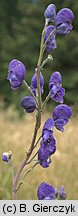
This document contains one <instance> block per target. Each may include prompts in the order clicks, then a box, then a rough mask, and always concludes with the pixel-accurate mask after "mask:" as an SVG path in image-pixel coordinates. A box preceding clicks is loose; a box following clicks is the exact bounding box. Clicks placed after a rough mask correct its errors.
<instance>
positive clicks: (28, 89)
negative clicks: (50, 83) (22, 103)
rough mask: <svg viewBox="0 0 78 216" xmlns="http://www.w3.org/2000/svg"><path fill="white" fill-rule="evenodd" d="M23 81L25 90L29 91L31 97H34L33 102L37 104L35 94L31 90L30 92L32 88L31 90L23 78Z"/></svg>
mask: <svg viewBox="0 0 78 216" xmlns="http://www.w3.org/2000/svg"><path fill="white" fill-rule="evenodd" d="M23 83H24V85H25V87H26V88H27V90H28V91H29V93H30V94H31V95H32V97H33V98H34V100H35V102H36V104H37V106H38V101H37V98H36V97H35V95H34V94H33V92H32V90H31V88H30V86H29V85H28V84H27V82H26V81H25V80H23Z"/></svg>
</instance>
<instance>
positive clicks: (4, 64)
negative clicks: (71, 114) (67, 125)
mask: <svg viewBox="0 0 78 216" xmlns="http://www.w3.org/2000/svg"><path fill="white" fill-rule="evenodd" d="M50 3H54V4H55V5H56V7H57V11H58V10H59V9H61V8H63V7H69V8H70V9H71V10H72V11H73V12H74V14H75V19H74V22H73V26H74V28H73V31H72V32H71V33H70V34H69V35H67V36H58V37H57V49H56V50H55V51H54V52H53V58H54V61H53V63H50V64H47V66H46V67H45V68H44V71H43V75H44V78H45V86H44V90H45V91H44V96H43V97H45V96H46V95H47V93H48V81H49V78H50V75H51V74H52V72H53V71H55V70H58V71H60V72H61V74H62V77H63V86H64V87H65V89H66V95H65V102H66V103H68V104H69V103H70V104H77V103H78V94H77V92H78V60H77V56H78V0H75V1H73V0H55V1H54V2H53V1H51V0H46V1H45V0H30V1H28V0H23V1H22V0H8V1H6V0H2V1H0V100H3V101H4V105H5V106H4V107H8V106H9V105H10V104H15V107H16V108H17V109H21V108H19V102H20V100H21V98H22V96H24V95H25V94H27V92H26V90H25V89H24V88H23V87H22V88H21V89H19V90H17V91H15V92H13V91H12V90H11V89H10V84H9V82H8V81H7V73H8V63H9V62H10V60H11V59H13V58H16V59H19V60H21V61H22V62H23V63H24V64H25V66H26V69H27V75H26V80H27V82H28V83H29V84H30V80H31V77H32V75H33V74H34V68H35V67H36V64H37V59H38V54H39V46H40V37H41V32H42V29H43V26H44V15H43V14H44V10H45V8H46V6H47V5H48V4H50Z"/></svg>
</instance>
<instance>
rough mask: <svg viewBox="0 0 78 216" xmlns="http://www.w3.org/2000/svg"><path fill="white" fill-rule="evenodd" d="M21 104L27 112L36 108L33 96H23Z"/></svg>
mask: <svg viewBox="0 0 78 216" xmlns="http://www.w3.org/2000/svg"><path fill="white" fill-rule="evenodd" d="M20 105H21V107H22V108H24V110H25V112H27V113H31V112H33V111H34V110H35V109H36V103H35V101H34V99H33V97H31V96H25V97H24V98H22V100H21V103H20Z"/></svg>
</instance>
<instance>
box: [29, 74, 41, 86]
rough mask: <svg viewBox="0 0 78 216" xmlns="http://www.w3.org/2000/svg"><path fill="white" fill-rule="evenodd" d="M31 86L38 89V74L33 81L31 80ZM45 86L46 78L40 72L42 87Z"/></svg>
mask: <svg viewBox="0 0 78 216" xmlns="http://www.w3.org/2000/svg"><path fill="white" fill-rule="evenodd" d="M31 85H32V86H33V87H34V88H37V73H35V74H34V75H33V77H32V80H31ZM43 85H44V77H43V75H42V73H41V72H40V87H42V86H43Z"/></svg>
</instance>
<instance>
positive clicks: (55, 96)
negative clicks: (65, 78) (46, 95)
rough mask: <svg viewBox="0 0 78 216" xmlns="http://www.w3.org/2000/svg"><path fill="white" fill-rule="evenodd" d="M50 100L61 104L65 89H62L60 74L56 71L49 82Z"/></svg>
mask: <svg viewBox="0 0 78 216" xmlns="http://www.w3.org/2000/svg"><path fill="white" fill-rule="evenodd" d="M49 89H50V98H51V99H52V100H55V101H56V102H59V103H63V96H64V95H65V89H64V88H62V78H61V74H60V73H59V72H58V71H56V72H54V73H53V74H52V76H51V77H50V81H49Z"/></svg>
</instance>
